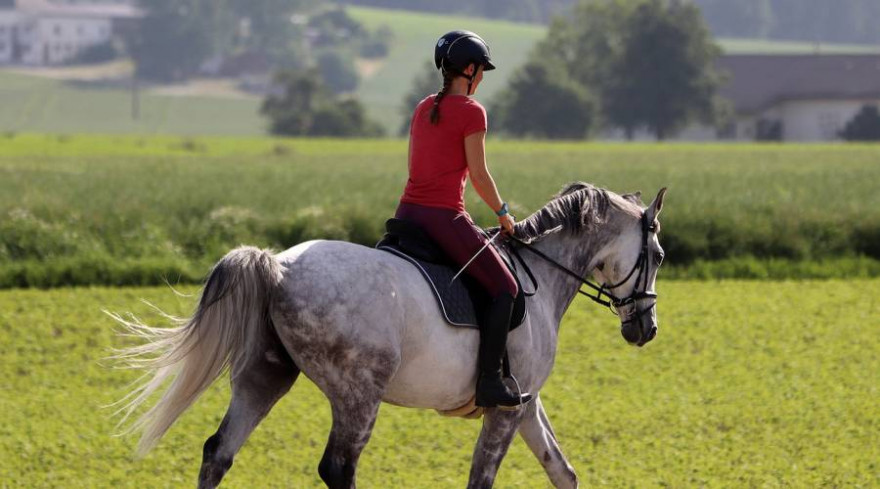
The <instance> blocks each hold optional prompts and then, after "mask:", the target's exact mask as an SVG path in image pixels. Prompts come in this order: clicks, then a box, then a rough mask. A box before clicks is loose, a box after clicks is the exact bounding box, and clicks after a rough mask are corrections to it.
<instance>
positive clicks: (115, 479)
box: [0, 194, 880, 489]
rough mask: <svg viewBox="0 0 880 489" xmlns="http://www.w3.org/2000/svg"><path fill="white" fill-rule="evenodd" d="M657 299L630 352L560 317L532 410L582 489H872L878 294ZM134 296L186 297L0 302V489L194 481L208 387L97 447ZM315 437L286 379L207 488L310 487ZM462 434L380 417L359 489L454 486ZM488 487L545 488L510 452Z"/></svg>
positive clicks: (105, 430)
mask: <svg viewBox="0 0 880 489" xmlns="http://www.w3.org/2000/svg"><path fill="white" fill-rule="evenodd" d="M670 195H671V194H670ZM669 204H670V209H671V208H672V207H671V206H672V201H670V203H669ZM184 291H185V292H195V290H193V289H191V288H184ZM658 291H659V293H660V302H659V305H658V311H659V317H660V333H659V335H658V337H657V339H655V340H654V341H653V342H652V343H651V344H650V345H648V346H647V347H645V348H643V349H635V348H633V347H629V346H627V345H626V344H625V343H624V341H623V339H622V338H621V337H620V334H619V332H618V325H617V322H616V319H615V318H614V317H613V316H612V315H610V314H609V313H607V312H606V311H603V310H602V309H601V308H599V307H597V306H594V305H592V303H590V302H588V301H586V300H581V299H578V300H576V301H575V302H574V303H573V306H572V309H571V310H570V311H569V313H568V314H567V316H566V319H565V320H564V322H563V325H562V334H561V340H560V342H561V343H560V344H561V347H560V352H559V356H558V360H557V365H556V369H555V371H554V374H553V375H552V376H551V378H550V381H549V383H548V385H547V386H546V387H545V389H544V391H543V392H542V397H543V398H544V402H545V405H546V407H547V409H548V413H549V416H550V418H551V420H552V421H553V423H554V427H555V429H556V433H557V435H558V437H559V439H560V443H561V445H562V447H563V450H564V451H565V452H566V453H567V455H568V456H569V458H570V460H571V462H572V464H573V465H574V467H575V469H576V470H577V472H578V474H579V476H580V478H581V486H582V487H609V488H621V487H632V488H640V489H642V488H660V487H674V488H692V487H705V488H731V487H737V488H739V487H755V488H757V487H767V488H783V487H785V488H788V487H793V488H800V487H804V488H818V487H823V488H847V489H851V488H871V487H878V485H880V443H878V432H880V431H878V430H880V411H878V410H877V401H878V399H880V391H878V388H880V357H878V356H877V351H878V349H880V337H878V335H877V334H876V321H877V317H878V316H880V300H878V297H880V281H878V280H847V281H821V282H811V281H798V282H738V281H725V282H682V281H677V282H669V281H665V280H663V277H662V274H661V277H660V279H659V280H658ZM141 298H144V299H146V300H149V301H151V302H153V303H155V304H157V305H158V306H160V307H162V308H164V309H165V310H166V311H168V312H171V313H174V314H181V315H183V314H187V313H188V312H189V311H190V308H191V307H192V305H193V301H194V299H191V298H180V297H177V296H175V295H174V294H173V293H172V292H171V291H170V290H169V289H167V288H157V289H103V288H93V289H59V290H53V291H47V292H44V291H0V371H2V373H3V375H2V377H0V389H2V392H3V395H2V396H0V412H2V413H3V416H2V417H0V487H2V488H4V489H5V488H10V489H12V488H16V489H17V488H54V487H58V488H90V489H94V488H127V487H132V488H134V487H138V488H143V487H150V488H166V487H167V488H178V487H192V486H194V483H195V478H196V474H197V471H198V465H199V461H200V457H201V447H202V443H203V442H204V440H205V438H207V436H209V435H210V434H211V433H213V431H214V430H215V429H216V426H217V424H218V423H219V421H220V419H221V417H222V416H223V413H224V410H225V406H226V402H228V396H229V391H228V387H227V386H226V385H225V382H218V384H217V385H215V386H214V387H213V388H212V389H210V390H209V391H208V392H207V393H206V395H205V396H204V397H203V398H202V399H200V401H199V402H198V403H197V404H196V405H195V407H194V408H193V409H192V410H190V411H189V412H188V413H187V414H185V415H184V416H183V417H182V418H181V419H180V421H179V422H178V424H176V425H175V426H174V427H173V428H172V430H171V431H170V432H169V434H168V435H167V436H166V437H165V438H164V439H163V441H162V442H161V444H160V445H159V446H158V448H157V449H156V450H155V451H153V452H152V453H151V454H150V455H149V456H148V457H147V458H146V459H143V460H136V459H134V458H133V456H132V453H133V448H134V444H135V441H136V440H135V439H133V438H131V437H124V438H118V437H114V436H112V433H113V432H114V423H113V421H112V420H110V419H108V415H109V413H110V411H109V410H107V409H102V406H103V405H105V404H108V403H110V402H112V401H113V400H115V399H117V398H118V397H120V396H121V395H122V394H123V393H124V389H125V386H126V385H127V384H128V383H129V382H131V381H133V380H134V379H135V377H136V374H135V373H134V372H131V371H124V370H114V369H110V368H108V367H107V366H106V365H105V364H104V363H105V362H102V358H104V357H106V356H107V355H108V354H109V349H110V348H111V347H121V346H123V344H124V343H123V342H122V341H121V340H120V338H118V337H115V336H114V334H113V329H114V325H113V323H112V321H111V320H110V319H109V318H108V317H107V316H105V315H103V314H102V313H101V312H100V310H101V309H102V308H107V309H110V310H113V311H134V312H135V313H137V314H139V315H141V316H142V317H143V318H144V319H146V320H148V322H152V323H153V324H154V325H155V324H159V323H158V322H157V318H156V314H155V313H153V312H151V311H150V309H149V308H148V307H147V306H146V305H144V304H142V303H140V302H139V299H141ZM855 304H857V305H858V307H854V305H855ZM329 427H330V424H329V407H328V404H327V402H326V401H325V399H324V398H323V396H322V395H321V394H320V392H318V391H317V389H316V388H315V387H314V385H313V384H311V383H310V382H309V381H308V380H306V379H305V378H301V379H300V380H299V382H298V383H297V384H296V385H295V386H294V388H293V390H292V391H291V392H290V393H289V394H288V395H287V397H285V398H284V399H283V400H282V401H281V402H280V403H279V404H278V405H277V406H276V407H275V409H274V411H273V412H272V413H271V414H270V415H269V416H268V418H267V419H266V420H265V421H264V422H263V423H262V425H261V426H260V427H259V428H258V429H257V431H256V432H255V433H254V435H253V436H252V437H251V439H250V441H249V442H248V443H247V444H246V445H245V446H244V448H243V450H242V451H241V453H240V456H239V457H238V458H237V459H236V462H235V465H234V466H233V467H232V469H231V471H230V473H229V474H228V475H227V479H226V480H225V483H224V486H223V487H227V488H235V487H261V488H274V487H279V488H280V487H322V486H320V484H319V482H320V481H319V479H318V476H317V464H318V461H319V459H320V457H321V453H322V451H323V449H324V443H325V440H326V436H327V434H328V432H329ZM478 430H479V422H474V421H466V420H452V419H447V418H441V417H439V416H437V415H436V414H434V413H433V412H431V411H419V410H407V409H403V408H396V407H392V406H383V407H382V410H381V413H380V418H379V421H378V423H377V425H376V428H375V431H374V434H373V438H372V440H371V442H370V444H369V445H368V446H367V448H366V451H365V453H364V456H363V457H362V458H361V462H360V472H359V482H360V486H361V487H366V488H385V487H400V488H404V487H405V488H432V489H440V488H456V487H464V485H465V481H466V478H467V473H468V467H469V460H470V455H471V450H472V443H473V441H474V440H475V439H476V436H477V433H478ZM496 486H497V487H500V488H508V487H517V488H524V489H525V488H528V489H532V488H544V487H549V484H548V483H547V479H546V477H545V476H544V474H543V472H542V470H541V468H540V466H539V465H538V463H537V462H536V461H535V460H534V459H533V457H532V455H531V453H530V452H529V451H528V449H527V448H526V447H525V444H524V443H522V441H521V440H519V439H517V440H515V442H514V444H513V446H512V448H511V450H510V453H509V455H508V457H507V458H506V460H505V462H504V464H503V465H502V467H501V471H500V474H499V478H498V481H497V484H496Z"/></svg>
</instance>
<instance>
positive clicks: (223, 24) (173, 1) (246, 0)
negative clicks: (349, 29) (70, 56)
mask: <svg viewBox="0 0 880 489" xmlns="http://www.w3.org/2000/svg"><path fill="white" fill-rule="evenodd" d="M315 3H316V0H138V4H139V5H140V7H142V8H143V9H144V11H146V16H145V17H144V18H143V19H142V21H141V23H140V26H139V28H138V29H137V32H135V33H134V34H133V35H132V37H131V38H130V39H129V40H128V45H129V50H130V52H131V54H132V57H133V59H134V61H135V65H136V72H137V74H138V76H140V77H142V78H146V79H151V80H157V81H163V82H169V81H180V80H184V79H186V78H188V77H190V76H192V75H193V74H195V73H196V72H197V71H198V69H199V67H200V65H201V64H202V62H203V61H204V60H205V59H207V58H208V57H210V56H212V55H221V56H224V55H228V54H230V53H233V52H242V51H248V52H253V53H259V54H264V55H266V56H267V57H268V58H269V59H270V60H271V61H272V62H273V63H275V64H278V65H282V66H286V67H291V66H298V65H302V64H304V63H303V62H302V61H300V60H295V59H291V58H293V57H303V56H304V55H303V46H302V36H301V33H300V29H301V27H298V26H296V25H294V23H293V22H291V14H292V13H294V12H299V11H302V10H305V9H308V8H309V7H311V6H312V5H313V4H315Z"/></svg>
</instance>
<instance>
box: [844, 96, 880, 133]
mask: <svg viewBox="0 0 880 489" xmlns="http://www.w3.org/2000/svg"><path fill="white" fill-rule="evenodd" d="M839 135H840V137H841V138H842V139H845V140H847V141H880V109H878V107H877V106H876V105H866V106H864V107H862V110H860V111H859V113H858V114H856V115H855V117H853V118H852V120H851V121H849V122H847V124H846V127H845V128H844V129H843V130H842V131H840V134H839Z"/></svg>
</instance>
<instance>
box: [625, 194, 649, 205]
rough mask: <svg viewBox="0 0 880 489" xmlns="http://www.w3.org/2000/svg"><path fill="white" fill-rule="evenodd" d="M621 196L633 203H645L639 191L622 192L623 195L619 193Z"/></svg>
mask: <svg viewBox="0 0 880 489" xmlns="http://www.w3.org/2000/svg"><path fill="white" fill-rule="evenodd" d="M621 197H623V198H624V199H626V200H628V201H630V202H632V203H633V204H635V205H645V204H644V203H643V202H642V193H641V192H633V193H631V194H623V195H621Z"/></svg>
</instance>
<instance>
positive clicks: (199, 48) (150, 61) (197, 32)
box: [128, 0, 216, 82]
mask: <svg viewBox="0 0 880 489" xmlns="http://www.w3.org/2000/svg"><path fill="white" fill-rule="evenodd" d="M140 5H141V6H142V7H143V8H144V9H145V10H146V11H147V15H146V16H145V17H144V18H143V19H142V20H141V23H140V25H139V28H138V29H137V32H135V33H134V34H133V35H132V37H131V38H130V39H129V40H128V45H129V51H130V52H131V55H132V58H134V62H135V71H136V74H137V76H138V77H141V78H145V79H150V80H157V81H162V82H174V81H180V80H183V79H186V78H187V77H189V76H190V75H192V74H193V73H195V72H196V71H197V70H198V68H199V65H200V64H201V62H202V61H203V60H204V59H205V58H206V57H207V56H208V55H209V54H210V53H211V50H212V49H211V48H212V38H211V27H210V21H209V19H213V18H214V17H215V16H214V13H215V10H214V9H215V6H216V4H215V3H212V2H211V1H210V0H186V1H178V0H141V2H140Z"/></svg>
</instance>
